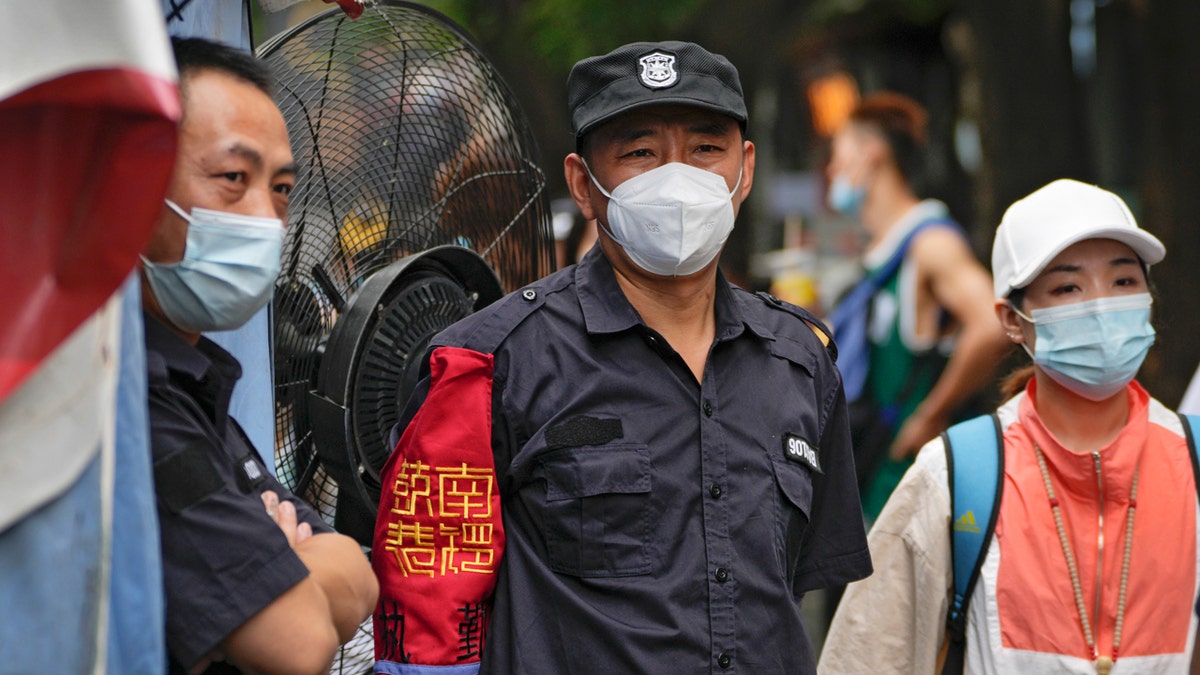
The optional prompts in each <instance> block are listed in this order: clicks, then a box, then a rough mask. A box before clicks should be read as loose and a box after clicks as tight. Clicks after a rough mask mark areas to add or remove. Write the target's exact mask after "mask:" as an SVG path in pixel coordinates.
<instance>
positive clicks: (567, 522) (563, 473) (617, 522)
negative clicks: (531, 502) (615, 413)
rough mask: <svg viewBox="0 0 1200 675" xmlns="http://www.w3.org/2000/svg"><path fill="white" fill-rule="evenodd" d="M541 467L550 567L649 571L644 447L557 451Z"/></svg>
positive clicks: (575, 571)
mask: <svg viewBox="0 0 1200 675" xmlns="http://www.w3.org/2000/svg"><path fill="white" fill-rule="evenodd" d="M542 468H543V470H544V476H545V480H546V519H545V527H546V546H547V551H548V557H549V560H548V562H549V565H550V569H552V570H554V571H555V572H559V573H562V574H570V575H573V576H578V577H620V576H633V575H638V574H647V573H649V572H650V570H651V567H652V565H651V559H650V533H651V526H652V525H653V522H652V521H653V518H652V512H651V499H650V487H651V465H650V453H649V450H648V449H647V447H646V446H645V445H636V444H614V445H605V446H588V447H577V448H565V449H561V450H556V451H554V452H551V453H550V454H548V455H547V456H546V458H545V459H544V460H543V461H542Z"/></svg>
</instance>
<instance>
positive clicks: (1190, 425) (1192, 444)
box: [1175, 413, 1200, 499]
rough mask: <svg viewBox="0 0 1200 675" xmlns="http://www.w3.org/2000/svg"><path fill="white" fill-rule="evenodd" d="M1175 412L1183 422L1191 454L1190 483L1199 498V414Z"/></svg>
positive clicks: (1184, 433)
mask: <svg viewBox="0 0 1200 675" xmlns="http://www.w3.org/2000/svg"><path fill="white" fill-rule="evenodd" d="M1175 414H1176V415H1179V421H1180V422H1183V435H1184V437H1185V438H1187V445H1188V450H1190V451H1191V455H1192V477H1193V482H1192V484H1193V485H1195V487H1196V498H1197V499H1200V456H1198V455H1197V454H1196V429H1197V428H1198V427H1200V415H1184V414H1183V413H1175Z"/></svg>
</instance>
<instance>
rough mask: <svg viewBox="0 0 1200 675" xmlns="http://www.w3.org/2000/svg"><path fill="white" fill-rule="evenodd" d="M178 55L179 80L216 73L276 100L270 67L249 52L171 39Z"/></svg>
mask: <svg viewBox="0 0 1200 675" xmlns="http://www.w3.org/2000/svg"><path fill="white" fill-rule="evenodd" d="M171 48H172V49H173V50H174V51H175V66H176V67H177V68H178V69H179V79H180V81H181V82H182V81H183V80H184V79H185V78H187V77H188V76H190V75H193V74H195V73H197V72H199V71H203V70H215V71H217V72H221V73H225V74H226V75H230V76H232V77H236V78H237V79H239V80H244V81H245V82H248V83H249V84H252V85H254V86H255V87H257V88H258V89H259V90H260V91H262V92H263V93H264V94H266V95H267V96H271V97H274V95H275V93H274V91H273V87H272V85H273V82H274V78H273V77H272V76H271V69H270V68H268V67H267V64H265V63H263V62H262V61H260V60H258V59H257V58H255V56H254V55H253V54H251V53H249V52H244V51H242V50H240V49H235V48H233V47H230V46H229V45H224V44H221V43H220V42H213V41H212V40H205V39H203V38H194V37H189V38H179V37H177V38H171Z"/></svg>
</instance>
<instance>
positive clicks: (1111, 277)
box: [821, 180, 1197, 674]
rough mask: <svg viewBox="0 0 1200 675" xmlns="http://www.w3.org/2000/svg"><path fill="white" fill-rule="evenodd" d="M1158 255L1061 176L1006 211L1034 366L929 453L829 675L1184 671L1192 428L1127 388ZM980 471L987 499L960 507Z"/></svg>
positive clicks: (1001, 286) (902, 501) (1191, 598)
mask: <svg viewBox="0 0 1200 675" xmlns="http://www.w3.org/2000/svg"><path fill="white" fill-rule="evenodd" d="M1164 254H1165V250H1164V248H1163V246H1162V244H1161V243H1160V242H1159V241H1158V239H1156V238H1155V237H1154V236H1153V235H1151V234H1149V233H1147V232H1146V231H1144V230H1142V229H1140V228H1139V227H1138V225H1137V223H1136V222H1135V221H1134V218H1133V216H1132V215H1131V214H1130V212H1129V209H1128V208H1127V207H1126V206H1125V204H1124V202H1122V201H1121V199H1120V198H1119V197H1117V196H1116V195H1114V194H1112V193H1111V192H1107V191H1105V190H1102V189H1100V188H1097V187H1094V186H1091V185H1085V184H1083V183H1079V182H1076V181H1071V180H1058V181H1055V182H1053V183H1050V184H1049V185H1047V186H1045V187H1043V188H1041V189H1040V190H1038V191H1036V192H1034V193H1033V194H1030V195H1029V196H1027V197H1025V198H1024V199H1022V200H1020V201H1018V202H1016V203H1015V204H1013V205H1012V206H1011V207H1010V208H1009V209H1008V211H1007V212H1006V213H1005V215H1004V218H1003V220H1002V221H1001V223H1000V226H999V228H998V229H997V230H996V239H995V243H994V245H993V251H992V267H993V272H994V275H995V289H994V290H995V296H996V314H997V316H998V317H999V319H1000V322H1001V324H1002V325H1003V326H1004V328H1005V331H1006V332H1007V334H1008V336H1009V339H1010V340H1012V342H1013V343H1015V344H1018V345H1021V347H1022V348H1023V349H1024V350H1025V351H1026V352H1027V353H1028V354H1029V355H1030V357H1031V359H1032V361H1033V363H1032V365H1031V366H1030V367H1029V368H1027V369H1023V370H1022V371H1019V372H1018V373H1017V374H1016V376H1015V377H1016V387H1015V389H1016V391H1013V392H1011V393H1013V394H1014V395H1013V396H1012V397H1011V398H1010V399H1009V400H1008V401H1007V402H1006V403H1004V404H1003V405H1001V407H1000V408H999V409H998V410H997V411H996V414H995V416H994V419H995V423H994V424H992V423H985V424H984V425H983V427H984V428H986V429H988V431H987V432H986V433H982V434H980V433H976V434H975V435H974V436H966V437H964V436H963V435H961V434H962V432H961V431H959V432H958V433H959V435H955V433H954V432H951V433H950V434H949V436H948V437H949V438H950V439H952V444H953V448H954V451H953V453H952V454H951V453H950V452H948V451H947V441H946V439H947V436H943V437H942V438H940V439H937V440H935V441H932V442H930V443H929V444H927V445H926V446H925V447H924V448H923V449H922V450H921V452H920V455H919V457H918V459H917V461H916V464H915V465H914V466H913V467H912V469H910V470H909V472H908V473H907V474H906V475H905V477H904V480H903V481H902V482H901V484H900V486H899V487H898V488H897V490H896V491H895V492H894V493H893V495H892V497H891V499H890V500H889V501H888V504H887V506H886V507H885V508H884V510H883V513H882V514H881V515H880V518H879V520H878V521H876V523H875V526H874V528H873V529H872V531H871V533H870V537H869V542H870V548H871V554H872V559H873V562H874V565H875V574H874V575H873V576H871V577H870V578H868V579H865V580H863V581H861V582H857V583H855V584H851V585H850V587H849V588H848V589H847V592H846V596H845V598H844V599H843V600H842V603H841V606H840V609H839V610H838V613H837V616H836V617H835V619H834V622H833V625H832V626H831V627H830V632H829V636H828V638H827V640H826V643H825V649H824V652H823V654H822V659H821V670H822V672H827V673H866V672H872V673H880V672H894V673H937V672H968V673H1096V672H1099V673H1107V672H1110V671H1111V672H1113V673H1115V674H1128V673H1176V672H1186V671H1187V668H1188V663H1189V661H1190V658H1191V651H1192V638H1193V636H1194V635H1195V630H1196V627H1195V623H1196V622H1195V619H1194V616H1193V611H1192V610H1193V607H1194V606H1195V603H1196V589H1197V572H1196V570H1197V551H1196V541H1197V533H1196V528H1197V498H1196V487H1195V486H1196V480H1195V474H1194V469H1193V466H1194V464H1193V459H1192V457H1193V453H1194V450H1189V447H1190V445H1191V441H1190V439H1191V435H1190V431H1189V430H1188V428H1187V421H1186V420H1184V419H1182V418H1180V417H1179V416H1178V415H1176V414H1175V413H1174V412H1172V411H1171V410H1169V409H1167V408H1166V407H1165V406H1163V405H1162V404H1161V403H1159V402H1158V401H1156V400H1155V399H1153V398H1152V397H1151V396H1150V395H1149V394H1148V393H1147V392H1146V390H1145V389H1143V388H1142V387H1141V385H1139V384H1138V383H1137V382H1136V381H1135V380H1134V379H1133V378H1134V376H1135V375H1136V374H1137V370H1138V368H1139V367H1140V365H1141V363H1142V360H1143V359H1144V358H1145V356H1146V353H1147V350H1149V348H1150V346H1151V345H1152V344H1153V342H1154V329H1153V327H1152V326H1151V324H1150V308H1151V293H1150V285H1149V279H1148V277H1147V271H1148V270H1149V267H1150V265H1152V264H1154V263H1157V262H1159V261H1160V260H1161V259H1162V258H1163V255H1164ZM981 419H983V420H985V422H987V421H988V420H987V418H981ZM963 428H965V427H963ZM975 428H976V429H978V428H980V427H979V425H976V427H975ZM964 438H968V439H970V440H971V441H972V442H971V443H963V442H962V441H963V439H964ZM989 444H990V446H991V450H990V455H989V454H988V453H987V452H983V453H980V452H979V450H980V449H981V448H982V449H985V450H986V449H987V446H988V445H989ZM963 446H970V447H969V448H964V447H963ZM967 450H971V451H974V452H973V453H968V452H967ZM967 454H971V457H970V458H968V457H967ZM981 457H982V459H981ZM989 457H990V459H988V458H989ZM968 459H969V461H968ZM989 462H990V463H991V465H992V467H991V473H992V474H993V475H994V477H993V478H985V479H984V480H983V481H982V482H981V483H977V484H980V485H985V486H987V489H978V490H977V492H981V493H984V492H986V493H987V498H986V499H985V500H984V501H983V502H980V501H978V500H977V501H975V502H971V498H972V497H971V496H970V495H969V494H968V493H969V492H970V490H972V489H975V488H973V487H967V486H969V485H970V481H972V480H975V479H977V478H978V477H979V476H984V477H986V476H987V474H988V468H989V467H988V464H989ZM955 481H958V482H959V483H960V484H959V485H958V486H957V488H956V486H955ZM952 493H953V494H954V495H955V496H954V498H953V499H952V498H951V494H952ZM963 495H967V496H963ZM971 503H974V504H975V508H974V510H972V509H970V508H966V505H968V504H971ZM952 508H953V510H952ZM989 511H990V512H991V514H992V515H991V517H990V518H989V517H988V516H989ZM960 534H963V536H964V538H960ZM971 536H974V537H975V538H976V540H977V541H979V542H981V543H978V544H976V545H975V546H976V548H975V551H976V553H975V554H974V555H971V554H970V553H969V552H967V550H968V549H969V545H968V544H966V543H960V542H966V541H967V539H969V538H970V537H971ZM952 542H953V543H952ZM955 548H959V549H961V550H954V549H955ZM956 570H958V572H957V573H956ZM972 570H978V571H977V572H975V574H974V575H971V574H970V572H971V571H972ZM956 576H957V578H956ZM970 576H975V578H976V581H975V582H974V583H973V586H972V588H970V589H967V590H965V591H964V590H962V586H963V585H964V584H962V580H963V579H966V578H969V577H970ZM956 582H958V585H957V586H956ZM956 591H957V592H958V593H959V594H960V595H958V596H956ZM954 619H957V621H955V620H954ZM943 666H944V669H943Z"/></svg>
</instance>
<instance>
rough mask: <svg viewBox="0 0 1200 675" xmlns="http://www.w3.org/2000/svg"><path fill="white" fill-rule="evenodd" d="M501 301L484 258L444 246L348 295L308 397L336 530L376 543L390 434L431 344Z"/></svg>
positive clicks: (391, 267)
mask: <svg viewBox="0 0 1200 675" xmlns="http://www.w3.org/2000/svg"><path fill="white" fill-rule="evenodd" d="M502 294H503V292H502V289H501V286H500V281H499V279H498V278H497V277H496V275H495V273H494V272H493V271H492V269H491V267H489V266H488V264H487V262H486V261H484V259H483V258H481V257H480V256H479V255H478V254H477V253H475V252H474V251H472V250H470V249H467V248H463V247H460V246H439V247H436V248H433V249H429V250H427V251H424V252H421V253H418V254H415V255H411V256H408V257H406V258H403V259H401V260H397V261H396V262H393V263H391V264H390V265H388V266H387V267H385V268H383V269H381V270H379V271H378V272H376V273H375V274H373V275H371V276H370V277H369V278H368V279H367V281H366V282H365V283H364V284H363V285H362V287H361V288H360V289H359V290H358V292H357V293H356V294H355V295H354V296H352V297H351V299H350V302H349V303H348V306H347V308H346V312H345V313H344V314H343V315H342V317H341V318H340V319H339V320H338V321H337V322H336V324H335V325H334V328H333V331H332V332H331V333H330V336H329V341H328V343H327V345H326V347H325V354H324V355H323V357H322V359H321V366H320V370H319V372H318V376H317V384H316V389H315V390H313V391H311V392H310V393H309V397H308V407H309V414H310V416H311V418H312V422H313V433H314V441H315V445H316V450H317V454H318V456H319V457H320V459H321V462H322V465H323V466H324V467H325V469H326V471H328V472H329V474H330V475H332V476H333V477H334V478H335V479H336V480H337V482H338V485H339V495H338V511H337V518H336V519H337V522H336V523H335V524H336V526H337V527H338V529H339V530H342V531H344V532H345V533H346V534H349V535H351V536H353V537H355V538H356V539H358V540H359V541H360V542H362V543H364V544H366V545H369V544H370V541H371V537H372V534H373V532H372V531H371V528H370V527H367V525H369V524H370V523H373V522H374V516H375V510H376V508H377V505H378V502H379V495H380V484H379V474H380V472H381V470H382V468H383V465H384V463H385V462H386V461H387V458H388V456H389V455H390V454H391V450H392V448H391V447H389V446H388V443H387V441H388V436H389V434H390V431H391V429H392V427H393V426H394V425H395V423H396V422H397V421H398V420H399V417H400V413H401V412H403V409H404V406H405V404H406V403H407V401H408V397H409V396H410V395H411V394H412V391H413V389H414V388H415V386H416V383H417V380H418V376H417V375H418V373H419V371H420V368H421V363H422V361H423V359H424V356H425V350H426V348H427V346H428V344H429V341H430V339H431V338H432V337H433V336H434V335H435V334H437V333H438V332H440V331H441V330H442V329H444V328H446V327H447V326H449V325H450V324H452V323H454V322H455V321H458V320H459V319H462V318H464V317H466V316H467V315H469V314H470V313H472V312H474V311H476V310H478V309H481V308H483V307H485V306H487V305H489V304H491V303H492V302H494V301H496V300H497V299H499V298H500V297H501V295H502Z"/></svg>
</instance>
